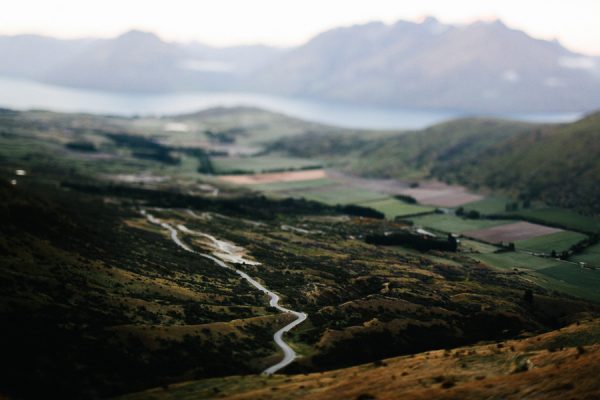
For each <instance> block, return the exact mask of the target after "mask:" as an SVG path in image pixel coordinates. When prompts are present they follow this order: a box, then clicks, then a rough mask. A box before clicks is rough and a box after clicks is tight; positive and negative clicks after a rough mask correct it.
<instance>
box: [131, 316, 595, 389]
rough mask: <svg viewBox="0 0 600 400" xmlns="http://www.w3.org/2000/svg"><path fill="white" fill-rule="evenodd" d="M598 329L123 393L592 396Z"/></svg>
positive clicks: (584, 327)
mask: <svg viewBox="0 0 600 400" xmlns="http://www.w3.org/2000/svg"><path fill="white" fill-rule="evenodd" d="M599 335H600V320H593V321H589V322H585V323H581V324H580V325H575V324H574V325H571V326H569V327H566V328H563V329H561V330H558V331H552V332H549V333H546V334H543V335H540V336H534V337H530V338H525V339H520V340H509V341H505V342H501V343H490V344H480V345H476V346H468V347H462V348H457V349H453V350H437V351H431V352H426V353H421V354H416V355H414V356H404V357H397V358H392V359H387V360H384V361H382V362H380V363H372V364H365V365H360V366H356V367H351V368H345V369H341V370H333V371H328V372H324V373H312V374H306V375H292V376H283V375H279V376H275V377H272V378H265V377H259V376H254V377H251V376H246V377H227V378H221V379H209V380H204V381H196V382H186V383H181V384H177V385H174V386H172V387H170V388H169V389H168V390H164V389H154V390H150V391H146V392H142V393H137V394H133V395H130V396H126V397H125V398H129V399H141V398H149V399H192V398H194V399H202V398H224V399H231V400H233V399H235V400H250V399H273V400H275V399H277V400H285V399H315V400H331V399H365V400H366V399H378V400H395V399H424V400H430V399H523V398H527V399H540V400H541V399H544V400H546V399H556V400H558V399H598V398H600V380H599V379H598V374H597V371H598V370H599V368H600V343H598V342H597V338H598V336H599ZM557 343H564V347H560V346H557ZM577 343H586V345H577ZM217 393H218V394H217Z"/></svg>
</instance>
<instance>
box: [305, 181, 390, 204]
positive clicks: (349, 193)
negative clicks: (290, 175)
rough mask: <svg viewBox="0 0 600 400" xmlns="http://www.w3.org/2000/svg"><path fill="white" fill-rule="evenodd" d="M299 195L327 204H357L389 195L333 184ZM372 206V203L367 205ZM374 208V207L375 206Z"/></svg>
mask: <svg viewBox="0 0 600 400" xmlns="http://www.w3.org/2000/svg"><path fill="white" fill-rule="evenodd" d="M296 195H297V196H301V197H304V198H305V199H307V200H315V201H320V202H321V203H325V204H333V205H335V204H357V203H363V202H370V201H371V200H378V199H386V198H388V195H386V194H383V193H379V192H373V191H371V190H367V189H361V188H356V187H350V186H333V187H331V188H322V189H316V190H307V191H301V192H298V193H296ZM365 206H368V207H371V206H370V205H366V204H365ZM373 208H374V207H373Z"/></svg>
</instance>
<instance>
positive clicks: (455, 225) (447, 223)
mask: <svg viewBox="0 0 600 400" xmlns="http://www.w3.org/2000/svg"><path fill="white" fill-rule="evenodd" d="M410 220H411V221H412V222H413V223H414V224H415V225H419V226H423V227H426V228H430V229H434V230H437V231H441V232H446V233H462V232H465V231H474V230H478V229H484V228H489V227H493V226H499V225H505V224H510V223H513V222H514V221H509V220H486V219H467V218H460V217H457V216H455V215H451V214H431V215H424V216H420V217H415V218H410Z"/></svg>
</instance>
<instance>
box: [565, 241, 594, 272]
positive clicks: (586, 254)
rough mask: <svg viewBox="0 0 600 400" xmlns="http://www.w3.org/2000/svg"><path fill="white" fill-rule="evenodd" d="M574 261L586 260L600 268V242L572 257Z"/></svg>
mask: <svg viewBox="0 0 600 400" xmlns="http://www.w3.org/2000/svg"><path fill="white" fill-rule="evenodd" d="M571 260H573V261H579V262H584V263H587V264H589V265H592V266H594V267H598V268H600V243H597V244H595V245H593V246H590V247H588V248H586V249H585V250H584V251H583V252H581V253H580V254H576V255H574V256H573V257H571Z"/></svg>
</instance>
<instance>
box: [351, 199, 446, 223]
mask: <svg viewBox="0 0 600 400" xmlns="http://www.w3.org/2000/svg"><path fill="white" fill-rule="evenodd" d="M360 205H361V206H365V207H370V208H372V209H374V210H377V211H380V212H382V213H384V214H385V217H386V218H389V219H393V218H395V217H405V216H409V215H415V214H421V213H427V212H433V211H434V210H435V208H433V207H424V206H419V205H416V204H408V203H405V202H403V201H400V200H398V199H394V198H388V199H382V200H375V201H368V202H363V203H360Z"/></svg>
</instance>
